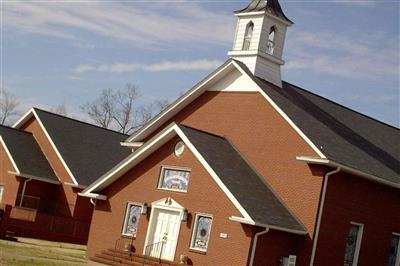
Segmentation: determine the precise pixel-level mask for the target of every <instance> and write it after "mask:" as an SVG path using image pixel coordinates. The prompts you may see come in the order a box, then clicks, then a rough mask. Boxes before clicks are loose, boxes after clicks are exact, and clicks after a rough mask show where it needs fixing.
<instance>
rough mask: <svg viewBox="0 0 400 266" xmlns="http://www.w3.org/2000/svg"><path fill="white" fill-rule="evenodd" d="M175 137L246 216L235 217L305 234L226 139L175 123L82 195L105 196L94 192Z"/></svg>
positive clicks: (236, 219) (276, 197)
mask: <svg viewBox="0 0 400 266" xmlns="http://www.w3.org/2000/svg"><path fill="white" fill-rule="evenodd" d="M175 136H179V138H180V139H181V140H182V141H183V142H184V143H185V144H186V146H187V147H188V148H189V149H190V150H191V151H192V153H193V154H194V155H195V156H196V158H197V159H198V160H199V161H200V163H201V164H202V165H203V166H204V168H205V169H206V170H207V171H208V173H209V174H210V175H211V177H212V178H213V179H214V181H215V182H216V183H217V185H218V186H219V187H220V188H221V189H222V191H223V192H224V193H225V194H226V195H227V197H228V198H229V199H230V200H231V201H232V203H233V204H234V205H235V207H236V208H237V209H238V210H239V212H240V213H241V214H242V215H243V218H241V217H234V216H233V217H231V218H232V220H235V221H240V222H243V223H248V224H251V225H259V226H268V227H270V228H273V229H276V230H283V231H286V232H292V233H296V234H305V233H306V230H305V228H304V226H302V225H301V224H300V222H298V220H297V219H296V218H295V217H294V216H293V214H291V213H290V211H289V210H288V209H287V208H286V206H285V205H284V204H283V203H282V202H281V201H280V199H279V197H278V196H277V195H276V194H275V193H274V192H273V191H272V189H271V188H270V187H269V186H268V185H267V184H266V183H265V182H264V181H263V180H262V178H261V177H259V176H258V174H257V173H256V172H255V171H254V170H253V169H252V168H251V167H250V166H249V165H248V164H247V162H246V161H245V159H243V157H242V156H241V155H240V154H239V152H237V151H236V150H235V148H234V147H233V146H232V145H231V144H230V143H229V141H228V140H227V139H225V138H223V137H221V136H216V135H213V134H210V133H206V132H203V131H200V130H196V129H193V128H189V127H186V126H183V125H177V124H175V123H172V124H170V125H169V126H167V127H166V128H164V129H163V130H162V131H161V132H159V133H158V134H157V135H155V136H154V137H153V138H152V139H150V140H149V141H147V142H146V143H145V144H144V145H143V146H141V147H140V148H139V149H138V150H136V151H135V152H134V153H132V154H131V155H130V156H129V157H127V158H126V159H125V160H123V161H122V162H120V163H119V164H118V165H116V166H115V167H114V168H113V169H111V170H110V171H109V172H107V173H106V174H104V175H103V176H102V177H100V178H99V179H98V180H96V181H95V182H94V183H93V184H91V185H90V186H88V187H87V188H86V189H85V190H84V191H83V192H82V193H81V194H80V195H82V196H87V197H96V198H99V199H105V198H104V196H103V197H99V196H102V195H98V194H95V193H96V192H101V191H102V190H103V189H104V188H106V187H107V186H109V185H110V184H112V183H113V182H115V181H116V180H117V179H118V178H120V177H121V176H123V175H124V174H125V173H126V172H128V171H129V170H130V169H132V168H133V167H134V166H136V165H137V164H139V163H140V162H141V161H143V160H144V159H145V158H146V157H147V156H149V155H150V154H152V153H153V152H155V151H156V150H157V149H158V148H159V147H161V146H162V145H164V144H165V143H167V142H168V141H169V140H171V139H172V138H173V137H175ZM232 164H234V165H232Z"/></svg>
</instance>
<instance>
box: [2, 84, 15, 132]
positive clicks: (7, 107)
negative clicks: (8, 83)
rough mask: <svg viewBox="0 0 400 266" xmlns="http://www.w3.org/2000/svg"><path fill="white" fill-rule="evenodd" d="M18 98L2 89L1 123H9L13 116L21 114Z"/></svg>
mask: <svg viewBox="0 0 400 266" xmlns="http://www.w3.org/2000/svg"><path fill="white" fill-rule="evenodd" d="M18 106H19V102H18V100H17V98H16V97H15V96H14V95H13V94H11V93H9V92H8V91H6V90H4V89H3V90H1V91H0V124H2V125H8V124H9V123H10V119H11V118H12V117H13V116H16V115H18V114H19V112H18Z"/></svg>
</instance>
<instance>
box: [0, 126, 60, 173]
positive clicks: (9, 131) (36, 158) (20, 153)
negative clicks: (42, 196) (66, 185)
mask: <svg viewBox="0 0 400 266" xmlns="http://www.w3.org/2000/svg"><path fill="white" fill-rule="evenodd" d="M0 135H1V137H2V138H3V140H4V142H5V144H6V146H7V148H8V150H9V152H10V154H11V157H12V159H13V160H14V162H15V164H16V165H17V167H18V169H19V171H20V172H21V173H22V174H26V175H31V176H35V177H42V178H47V179H51V180H54V181H58V178H57V176H56V174H55V173H54V171H53V169H52V168H51V166H50V164H49V162H48V161H47V159H46V157H45V155H44V154H43V153H42V150H41V149H40V147H39V145H38V144H37V142H36V140H35V138H34V137H33V135H32V134H31V133H28V132H25V131H22V130H18V129H13V128H10V127H6V126H0ZM10 170H11V169H10Z"/></svg>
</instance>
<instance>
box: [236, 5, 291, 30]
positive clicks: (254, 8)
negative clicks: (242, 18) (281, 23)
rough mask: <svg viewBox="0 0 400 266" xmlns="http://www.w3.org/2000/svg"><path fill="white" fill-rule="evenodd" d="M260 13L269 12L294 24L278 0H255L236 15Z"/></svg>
mask: <svg viewBox="0 0 400 266" xmlns="http://www.w3.org/2000/svg"><path fill="white" fill-rule="evenodd" d="M258 11H267V12H269V13H271V14H273V15H275V16H277V17H279V18H281V19H283V20H285V21H287V22H289V23H291V24H293V22H292V21H291V20H290V19H289V18H288V17H286V15H285V13H283V10H282V8H281V5H280V4H279V1H278V0H268V1H265V0H253V1H251V3H250V4H249V5H248V6H247V7H246V8H243V9H241V10H238V11H236V12H235V13H247V12H258Z"/></svg>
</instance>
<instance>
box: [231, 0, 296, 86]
mask: <svg viewBox="0 0 400 266" xmlns="http://www.w3.org/2000/svg"><path fill="white" fill-rule="evenodd" d="M235 15H236V16H237V17H238V20H239V21H238V24H237V29H236V36H235V41H234V44H233V48H232V50H231V51H230V52H229V53H228V55H230V56H231V57H232V58H234V59H236V60H239V61H241V62H242V63H244V64H245V65H246V66H247V67H248V68H249V70H250V71H251V72H252V73H253V74H254V75H255V76H258V77H260V78H262V79H265V80H267V81H269V82H271V83H273V84H275V85H277V86H279V87H281V86H282V79H281V69H280V67H281V66H282V65H283V64H284V63H285V62H284V61H283V60H282V54H283V47H284V43H285V37H286V30H287V27H289V26H291V25H293V22H292V21H291V20H290V19H289V18H288V17H287V16H286V15H285V13H283V10H282V8H281V5H280V4H279V2H278V0H267V1H265V0H252V2H251V3H250V4H249V5H248V6H247V7H246V8H244V9H241V10H239V11H236V12H235Z"/></svg>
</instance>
